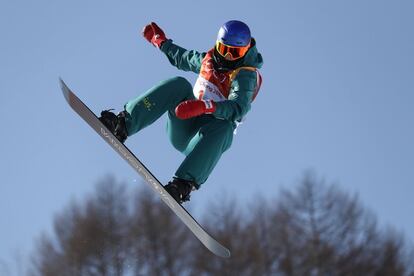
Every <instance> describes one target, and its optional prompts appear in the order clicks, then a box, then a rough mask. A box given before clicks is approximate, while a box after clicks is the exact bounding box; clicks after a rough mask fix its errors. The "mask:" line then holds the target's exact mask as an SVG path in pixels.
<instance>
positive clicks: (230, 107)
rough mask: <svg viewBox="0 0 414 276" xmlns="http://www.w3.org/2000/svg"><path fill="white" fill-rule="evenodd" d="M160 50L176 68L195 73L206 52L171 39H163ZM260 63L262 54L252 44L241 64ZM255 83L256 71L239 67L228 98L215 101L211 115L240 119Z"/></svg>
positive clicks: (248, 107)
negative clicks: (191, 48)
mask: <svg viewBox="0 0 414 276" xmlns="http://www.w3.org/2000/svg"><path fill="white" fill-rule="evenodd" d="M161 51H162V52H163V53H164V54H165V55H166V56H167V58H168V60H169V61H170V63H171V64H172V65H174V66H175V67H177V68H178V69H180V70H183V71H192V72H194V73H197V74H199V73H200V68H201V63H202V61H203V59H204V57H205V56H206V53H199V52H197V51H195V50H186V49H184V48H182V47H180V46H178V45H175V44H174V43H173V42H172V40H167V41H165V42H164V43H163V44H162V46H161ZM262 64H263V58H262V55H261V54H260V53H259V52H258V50H257V48H256V45H253V46H252V47H251V48H250V49H249V51H248V52H247V53H246V56H245V57H244V61H243V64H242V66H249V67H255V68H261V67H262ZM256 85H257V73H256V72H254V71H250V70H243V69H241V70H240V72H239V73H238V74H237V76H236V77H235V78H234V80H233V82H232V84H231V89H230V94H229V97H228V100H225V101H222V102H217V103H216V111H215V112H214V113H213V115H214V116H215V117H217V118H220V119H226V120H230V121H233V122H235V121H240V120H241V119H242V118H243V117H244V116H245V115H246V114H247V112H249V110H250V108H251V102H252V99H253V93H254V91H255V89H256Z"/></svg>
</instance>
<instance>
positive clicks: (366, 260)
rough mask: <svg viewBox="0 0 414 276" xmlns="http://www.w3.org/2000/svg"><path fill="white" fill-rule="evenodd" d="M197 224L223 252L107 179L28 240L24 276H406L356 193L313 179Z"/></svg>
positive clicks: (407, 251) (402, 258) (153, 201)
mask: <svg viewBox="0 0 414 276" xmlns="http://www.w3.org/2000/svg"><path fill="white" fill-rule="evenodd" d="M202 224H203V225H204V226H205V227H206V228H207V230H208V232H210V233H211V234H212V235H213V236H214V237H215V238H217V239H218V240H220V242H222V243H224V244H225V245H226V246H228V247H230V248H231V251H232V257H231V258H230V259H222V258H219V257H216V256H214V255H212V254H211V253H210V252H209V251H208V250H206V249H205V248H204V247H203V246H202V245H201V244H200V242H199V241H198V240H197V239H196V238H194V236H193V235H192V233H191V232H190V231H189V230H188V229H187V228H186V227H185V226H184V225H183V224H182V223H181V222H180V221H179V220H178V219H177V217H176V216H175V215H174V214H173V213H172V211H171V210H169V208H168V207H166V206H165V205H164V204H163V203H161V202H160V199H159V198H158V197H156V196H155V194H154V193H153V192H152V191H148V190H147V189H145V188H140V189H137V190H136V192H135V193H127V192H126V189H125V187H124V186H123V185H121V184H118V183H116V181H115V180H114V179H113V178H106V179H105V180H103V181H101V182H100V183H99V184H98V185H97V188H96V191H95V193H94V195H93V196H91V197H89V198H87V199H86V200H85V201H84V202H83V203H82V204H80V203H76V202H73V203H72V204H70V206H69V207H67V208H66V209H65V210H64V211H63V212H62V213H60V214H59V215H57V216H56V217H55V220H54V236H49V235H46V234H44V235H43V236H42V237H41V238H40V239H39V241H38V246H37V249H36V255H35V257H34V261H33V263H34V265H35V268H34V270H33V273H32V274H33V275H45V276H49V275H51V276H52V275H53V276H54V275H64V276H65V275H180V276H181V275H197V276H198V275H230V276H231V275H242V276H243V275H292V276H296V275H334V276H335V275H339V276H342V275H344V276H345V275H368V276H370V275H373V276H374V275H375V276H381V275H386V276H388V275H390V276H394V275H395V276H399V275H401V276H405V275H411V276H414V274H413V271H414V270H413V260H414V258H413V247H412V245H411V244H409V243H407V242H406V240H405V239H404V237H403V235H402V234H401V233H398V232H396V231H394V230H392V228H386V229H385V230H384V229H382V228H381V227H379V224H378V222H377V219H376V217H375V215H374V214H373V213H372V212H370V211H369V210H367V209H366V208H364V207H363V205H362V204H361V202H360V200H359V199H358V197H357V196H356V195H351V194H348V193H346V192H344V191H342V190H340V189H339V188H338V186H336V185H332V184H330V185H327V184H325V183H324V181H323V180H321V179H318V178H317V177H316V176H315V174H314V173H311V172H308V173H306V174H305V175H304V177H303V179H302V180H301V181H300V183H299V185H297V186H296V188H294V189H283V190H282V191H280V192H279V193H278V194H277V196H276V197H274V199H272V200H265V199H264V198H262V197H260V196H258V197H255V201H254V203H253V204H244V205H241V204H240V203H238V202H237V201H236V200H235V199H234V197H230V198H229V197H227V198H226V197H224V198H221V199H220V200H218V201H217V202H215V203H212V204H210V206H209V208H208V209H207V211H206V213H205V216H204V217H203V219H202Z"/></svg>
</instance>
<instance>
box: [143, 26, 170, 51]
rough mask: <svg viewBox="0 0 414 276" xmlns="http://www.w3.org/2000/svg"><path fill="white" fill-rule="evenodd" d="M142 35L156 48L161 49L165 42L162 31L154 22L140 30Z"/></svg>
mask: <svg viewBox="0 0 414 276" xmlns="http://www.w3.org/2000/svg"><path fill="white" fill-rule="evenodd" d="M142 35H143V36H144V38H145V39H146V40H148V42H150V43H151V44H152V45H154V46H155V47H157V48H161V45H162V43H163V42H164V41H166V40H167V38H166V37H165V33H164V31H163V30H161V28H160V27H158V25H157V24H155V23H154V22H151V23H150V24H148V25H147V26H145V27H144V29H142Z"/></svg>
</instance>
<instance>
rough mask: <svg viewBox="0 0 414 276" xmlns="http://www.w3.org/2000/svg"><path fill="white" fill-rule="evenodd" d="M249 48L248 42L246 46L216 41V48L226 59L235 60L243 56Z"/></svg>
mask: <svg viewBox="0 0 414 276" xmlns="http://www.w3.org/2000/svg"><path fill="white" fill-rule="evenodd" d="M249 48H250V43H249V44H248V45H247V46H241V47H237V46H228V45H226V44H223V43H222V42H220V41H217V42H216V50H217V52H219V54H220V55H222V56H223V57H224V58H225V59H227V60H236V59H239V58H242V57H244V55H245V54H246V53H247V51H248V50H249Z"/></svg>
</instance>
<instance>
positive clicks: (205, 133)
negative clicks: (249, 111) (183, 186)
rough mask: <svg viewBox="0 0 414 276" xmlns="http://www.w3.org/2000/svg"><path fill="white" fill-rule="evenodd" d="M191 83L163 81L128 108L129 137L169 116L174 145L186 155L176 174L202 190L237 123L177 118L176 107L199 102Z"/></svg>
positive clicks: (200, 118) (229, 143) (168, 125)
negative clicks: (189, 102) (195, 101)
mask: <svg viewBox="0 0 414 276" xmlns="http://www.w3.org/2000/svg"><path fill="white" fill-rule="evenodd" d="M192 90H193V88H192V86H191V84H190V83H189V82H188V81H187V80H186V79H185V78H183V77H174V78H171V79H168V80H165V81H162V82H161V83H159V84H158V85H156V86H154V87H152V88H151V89H150V90H148V91H147V92H146V93H144V94H143V95H140V96H138V97H137V98H135V99H132V100H131V101H129V102H128V103H127V104H126V105H125V110H126V111H127V112H128V114H129V116H127V117H126V126H127V131H128V136H131V135H133V134H135V133H137V132H138V131H140V130H141V129H143V128H145V127H146V126H148V125H150V124H152V123H153V122H155V121H156V120H157V119H158V118H160V117H161V116H162V115H163V114H164V113H166V112H167V113H168V122H167V132H168V136H169V139H170V141H171V143H172V145H173V146H174V147H175V148H176V149H177V150H178V151H180V152H182V153H183V154H184V155H185V159H184V161H183V162H182V163H181V165H180V167H179V168H178V170H177V171H176V173H175V176H176V177H178V178H181V179H186V180H191V181H194V182H195V183H196V188H197V189H198V188H199V187H200V185H201V184H203V183H204V182H205V181H206V180H207V178H208V176H209V175H210V173H211V172H212V171H213V169H214V167H215V166H216V164H217V162H218V161H219V159H220V157H221V155H222V154H223V152H225V151H226V150H227V149H228V148H229V147H230V146H231V143H232V141H233V131H234V124H233V123H232V122H230V121H227V120H220V119H217V118H215V117H214V116H213V115H202V116H198V117H194V118H191V119H187V120H181V119H179V118H177V117H176V115H175V108H176V106H177V105H178V104H179V103H181V102H183V101H185V100H190V99H195V98H194V95H193V91H192Z"/></svg>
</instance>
